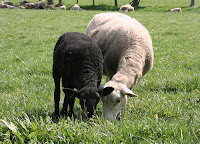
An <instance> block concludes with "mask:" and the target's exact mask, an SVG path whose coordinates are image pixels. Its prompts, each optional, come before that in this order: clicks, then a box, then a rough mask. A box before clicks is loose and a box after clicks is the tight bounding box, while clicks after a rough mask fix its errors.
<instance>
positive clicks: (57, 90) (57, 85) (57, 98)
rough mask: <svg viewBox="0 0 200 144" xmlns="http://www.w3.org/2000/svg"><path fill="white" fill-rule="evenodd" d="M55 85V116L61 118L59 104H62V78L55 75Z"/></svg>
mask: <svg viewBox="0 0 200 144" xmlns="http://www.w3.org/2000/svg"><path fill="white" fill-rule="evenodd" d="M53 78H54V83H55V91H54V101H55V111H54V116H55V117H58V116H59V102H60V78H61V76H59V75H57V74H55V72H54V73H53Z"/></svg>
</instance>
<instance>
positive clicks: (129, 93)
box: [121, 87, 138, 97]
mask: <svg viewBox="0 0 200 144" xmlns="http://www.w3.org/2000/svg"><path fill="white" fill-rule="evenodd" d="M121 92H122V94H124V95H127V96H129V97H138V95H136V94H134V93H133V92H132V90H130V89H129V88H127V87H124V88H123V89H122V90H121Z"/></svg>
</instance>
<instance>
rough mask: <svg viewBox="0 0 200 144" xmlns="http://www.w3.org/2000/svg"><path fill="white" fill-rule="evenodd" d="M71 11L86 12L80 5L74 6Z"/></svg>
mask: <svg viewBox="0 0 200 144" xmlns="http://www.w3.org/2000/svg"><path fill="white" fill-rule="evenodd" d="M70 10H78V11H85V10H84V9H82V8H80V6H79V5H78V4H75V5H74V6H72V7H71V9H70Z"/></svg>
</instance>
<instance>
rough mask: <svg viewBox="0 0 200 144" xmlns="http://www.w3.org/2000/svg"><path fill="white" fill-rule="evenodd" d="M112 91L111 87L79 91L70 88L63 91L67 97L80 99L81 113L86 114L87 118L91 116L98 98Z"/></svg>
mask: <svg viewBox="0 0 200 144" xmlns="http://www.w3.org/2000/svg"><path fill="white" fill-rule="evenodd" d="M113 90H114V89H113V88H111V87H106V88H102V87H99V88H93V87H84V88H82V89H80V90H74V89H70V88H64V89H63V91H64V93H65V94H67V95H68V97H77V98H79V99H80V105H81V108H82V109H83V112H84V113H85V114H87V117H88V118H91V117H92V116H93V114H94V111H95V109H96V106H97V104H98V102H99V100H100V97H103V96H107V95H109V94H110V93H111V92H112V91H113Z"/></svg>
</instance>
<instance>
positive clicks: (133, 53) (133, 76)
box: [86, 13, 153, 89]
mask: <svg viewBox="0 0 200 144" xmlns="http://www.w3.org/2000/svg"><path fill="white" fill-rule="evenodd" d="M86 34H87V35H88V36H89V37H91V38H92V39H93V40H95V41H96V42H97V43H98V44H99V46H100V48H101V49H102V52H103V55H104V74H105V75H107V76H108V77H109V78H110V79H112V80H114V81H120V82H121V83H122V84H124V85H126V86H127V87H128V88H129V89H131V88H132V86H133V85H134V84H136V83H138V82H139V80H140V79H141V77H142V76H143V75H145V74H146V73H147V72H148V71H149V70H150V69H151V68H152V66H153V47H152V40H151V37H150V35H149V32H148V31H147V29H146V28H145V27H144V26H142V25H141V24H140V23H139V22H138V21H137V20H136V19H134V18H131V17H129V16H127V15H125V14H121V13H101V14H98V15H95V16H94V18H93V19H92V21H90V23H89V25H88V27H87V31H86Z"/></svg>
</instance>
